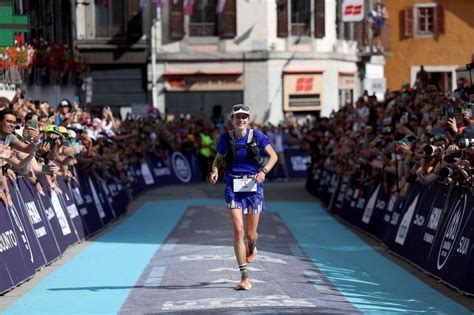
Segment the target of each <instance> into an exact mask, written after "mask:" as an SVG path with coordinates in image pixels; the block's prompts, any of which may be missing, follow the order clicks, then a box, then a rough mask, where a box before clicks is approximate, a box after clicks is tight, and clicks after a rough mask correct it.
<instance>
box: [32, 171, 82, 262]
mask: <svg viewBox="0 0 474 315" xmlns="http://www.w3.org/2000/svg"><path fill="white" fill-rule="evenodd" d="M38 179H39V180H40V182H41V184H42V186H43V188H44V194H40V193H38V192H37V193H36V199H37V200H38V201H39V205H40V207H41V210H42V211H44V214H45V216H46V219H47V221H48V222H49V226H50V227H51V230H52V231H53V234H54V237H55V240H56V243H57V244H58V247H59V250H60V251H61V253H64V251H65V250H66V249H67V248H68V247H69V246H71V245H72V244H74V243H76V242H77V237H76V235H75V233H73V232H72V229H71V225H72V223H71V222H70V220H69V218H68V217H67V216H66V213H65V211H64V209H63V208H62V206H61V204H60V203H59V200H58V198H55V199H54V203H53V199H52V198H51V196H52V195H51V190H50V187H49V184H48V183H47V181H46V178H45V177H44V176H43V175H39V176H38Z"/></svg>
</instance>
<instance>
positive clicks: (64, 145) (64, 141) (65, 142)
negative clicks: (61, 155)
mask: <svg viewBox="0 0 474 315" xmlns="http://www.w3.org/2000/svg"><path fill="white" fill-rule="evenodd" d="M63 147H69V140H68V139H63Z"/></svg>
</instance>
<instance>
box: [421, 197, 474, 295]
mask: <svg viewBox="0 0 474 315" xmlns="http://www.w3.org/2000/svg"><path fill="white" fill-rule="evenodd" d="M471 199H472V196H471V191H470V190H468V189H456V190H455V191H453V193H452V195H451V198H450V200H449V203H448V205H449V206H448V208H447V209H446V211H444V215H443V217H442V225H441V226H440V230H439V233H437V235H436V238H435V242H434V244H433V248H432V250H431V252H430V255H429V257H428V262H427V265H426V269H427V270H428V271H429V272H430V273H432V274H434V275H436V276H439V277H440V278H442V279H443V280H446V281H447V282H448V283H450V284H453V285H454V286H456V287H459V286H461V285H462V284H463V282H464V280H465V277H466V273H467V270H466V267H467V265H468V261H469V255H471V253H470V250H471V245H470V243H471V240H470V237H471V235H472V231H471V229H472V227H473V226H472V225H471V226H469V225H468V224H469V223H472V219H471V217H472V211H473V210H472V204H471Z"/></svg>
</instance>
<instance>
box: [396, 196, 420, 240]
mask: <svg viewBox="0 0 474 315" xmlns="http://www.w3.org/2000/svg"><path fill="white" fill-rule="evenodd" d="M417 204H418V196H416V198H415V200H413V202H412V203H411V205H410V206H409V207H408V209H407V211H406V212H405V214H404V215H403V218H402V222H401V223H400V226H399V227H398V231H397V236H396V237H395V243H398V244H400V245H403V244H405V240H406V238H407V235H408V229H409V228H410V222H411V219H412V218H413V214H414V213H415V209H416V205H417Z"/></svg>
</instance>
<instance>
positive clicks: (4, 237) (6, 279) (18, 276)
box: [0, 202, 35, 293]
mask: <svg viewBox="0 0 474 315" xmlns="http://www.w3.org/2000/svg"><path fill="white" fill-rule="evenodd" d="M10 217H11V215H10V212H9V211H8V210H7V209H6V208H5V206H4V204H3V202H0V261H1V262H2V263H1V264H0V293H3V292H5V291H7V290H9V289H11V288H12V287H14V286H15V285H16V284H18V283H20V282H22V281H24V280H25V279H28V278H29V277H31V276H32V275H33V274H34V272H35V270H34V269H33V268H29V266H28V267H27V265H26V264H25V262H24V259H23V255H24V254H25V253H27V251H28V250H27V249H26V248H25V247H26V246H25V243H24V241H23V240H22V239H19V238H18V236H17V233H16V232H15V230H16V229H15V228H14V227H13V225H14V223H12V221H11V219H10ZM21 235H22V234H20V236H21ZM21 248H23V249H21Z"/></svg>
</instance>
